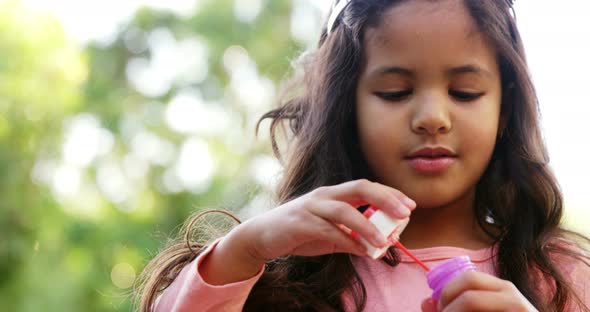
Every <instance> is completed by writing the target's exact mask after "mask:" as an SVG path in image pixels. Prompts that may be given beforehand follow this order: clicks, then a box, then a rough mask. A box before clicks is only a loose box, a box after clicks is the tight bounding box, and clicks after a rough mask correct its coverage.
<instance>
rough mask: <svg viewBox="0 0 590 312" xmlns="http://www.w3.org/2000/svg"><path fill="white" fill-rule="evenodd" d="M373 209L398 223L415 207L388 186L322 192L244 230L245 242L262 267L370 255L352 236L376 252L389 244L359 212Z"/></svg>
mask: <svg viewBox="0 0 590 312" xmlns="http://www.w3.org/2000/svg"><path fill="white" fill-rule="evenodd" d="M367 204H370V205H373V206H375V207H377V208H379V209H381V210H382V211H383V212H385V213H386V214H388V215H389V216H391V217H392V218H396V219H404V218H406V217H408V216H409V215H410V213H411V211H412V210H413V209H414V208H416V203H415V202H414V201H413V200H411V199H409V198H408V197H406V196H405V195H404V194H402V193H401V192H400V191H398V190H396V189H394V188H391V187H389V186H386V185H383V184H379V183H374V182H370V181H367V180H356V181H351V182H346V183H343V184H339V185H335V186H325V187H320V188H318V189H316V190H314V191H312V192H310V193H308V194H305V195H303V196H301V197H299V198H296V199H294V200H292V201H290V202H287V203H285V204H283V205H281V206H279V207H277V208H275V209H272V210H270V211H268V212H266V213H264V214H262V215H260V216H258V217H255V218H253V219H251V220H248V221H247V222H245V223H243V224H241V225H240V226H239V227H241V229H240V232H241V234H240V236H241V237H240V238H241V239H240V240H241V241H242V243H243V244H245V245H243V247H245V248H246V251H247V252H248V253H249V255H250V256H251V257H253V258H254V259H257V260H259V261H261V262H264V261H266V260H270V259H275V258H277V257H280V256H284V255H300V256H319V255H324V254H331V253H352V254H356V255H360V256H365V255H366V248H365V247H364V246H363V245H362V244H361V243H360V242H358V241H356V240H355V239H353V238H352V237H351V236H350V235H349V233H347V232H349V231H350V230H352V231H355V232H356V233H358V234H359V235H360V236H362V237H364V238H365V239H366V240H367V241H369V242H370V243H371V244H373V245H374V246H375V247H384V246H386V245H387V244H388V242H387V240H386V238H385V237H384V236H383V235H382V234H381V233H380V232H379V231H378V230H377V228H376V227H375V226H374V225H373V224H372V223H371V222H369V221H368V220H367V219H366V218H365V217H364V216H363V215H362V213H361V212H359V211H358V210H357V207H359V206H362V205H367Z"/></svg>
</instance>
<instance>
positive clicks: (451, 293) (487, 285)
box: [439, 271, 506, 308]
mask: <svg viewBox="0 0 590 312" xmlns="http://www.w3.org/2000/svg"><path fill="white" fill-rule="evenodd" d="M505 282H506V281H504V280H502V279H499V278H497V277H495V276H492V275H489V274H486V273H482V272H477V271H469V272H465V273H463V274H461V275H459V276H458V277H456V278H454V279H452V280H451V281H450V282H449V283H448V284H447V285H446V286H445V287H444V288H443V291H442V293H441V295H440V299H439V307H442V308H444V307H446V306H447V305H448V304H449V303H450V302H452V301H453V300H455V299H456V298H457V297H459V296H460V295H461V294H463V293H464V292H466V291H473V290H485V291H499V290H501V289H502V287H504V283H505Z"/></svg>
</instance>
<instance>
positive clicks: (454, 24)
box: [364, 0, 496, 72]
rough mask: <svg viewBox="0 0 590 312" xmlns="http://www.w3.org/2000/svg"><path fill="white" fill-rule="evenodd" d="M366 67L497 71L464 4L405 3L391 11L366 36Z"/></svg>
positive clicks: (458, 0) (456, 0)
mask: <svg viewBox="0 0 590 312" xmlns="http://www.w3.org/2000/svg"><path fill="white" fill-rule="evenodd" d="M364 50H365V53H364V54H365V56H366V60H365V64H366V69H367V71H368V72H370V71H371V70H370V69H371V67H374V66H381V65H382V63H392V62H393V63H396V65H403V66H406V67H408V66H409V67H415V66H418V65H420V66H428V65H433V66H437V65H439V64H443V65H444V66H457V65H462V64H465V63H469V64H472V63H475V64H477V65H478V66H480V67H484V68H485V67H488V70H491V69H492V68H490V67H496V53H495V49H494V48H493V46H492V45H491V44H490V42H489V41H488V40H487V39H486V37H485V36H484V35H483V34H482V33H481V32H480V31H479V30H478V28H477V25H476V22H475V20H474V19H473V17H472V16H471V15H470V13H469V11H468V9H467V8H466V7H465V6H464V4H463V1H462V0H439V1H429V0H415V1H404V2H401V3H399V4H397V5H395V6H394V7H392V8H390V9H388V10H387V11H385V12H384V13H383V16H381V18H380V24H379V25H377V26H376V27H374V28H369V29H367V31H366V35H365V40H364Z"/></svg>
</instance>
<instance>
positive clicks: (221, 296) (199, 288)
mask: <svg viewBox="0 0 590 312" xmlns="http://www.w3.org/2000/svg"><path fill="white" fill-rule="evenodd" d="M219 241H220V239H218V240H217V241H215V242H214V243H213V244H211V245H210V246H209V247H208V248H207V249H206V250H205V251H203V253H201V254H200V255H199V256H198V257H197V258H196V259H195V260H194V261H193V262H191V263H190V264H188V265H187V266H186V267H185V268H184V269H182V271H181V272H180V274H178V276H177V277H176V279H175V280H174V282H172V284H171V285H170V286H169V287H168V288H166V290H165V291H164V292H163V293H162V295H161V296H160V297H159V298H158V300H157V301H156V304H155V307H156V308H155V311H156V312H164V311H166V312H168V311H175V312H181V311H203V312H204V311H242V307H243V305H244V303H245V302H246V299H247V298H248V294H249V293H250V291H251V290H252V287H254V284H256V282H257V281H258V279H259V278H260V276H261V275H262V272H263V271H264V267H263V268H262V269H261V270H260V272H258V274H257V275H255V276H254V277H252V278H250V279H247V280H244V281H240V282H235V283H230V284H226V285H220V286H216V285H211V284H208V283H207V282H205V281H204V280H203V278H202V277H201V274H200V273H199V265H200V264H201V263H202V262H203V259H205V258H206V257H207V256H208V255H209V254H210V253H211V251H212V250H213V249H214V248H215V246H217V244H218V243H219Z"/></svg>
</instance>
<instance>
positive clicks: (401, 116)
mask: <svg viewBox="0 0 590 312" xmlns="http://www.w3.org/2000/svg"><path fill="white" fill-rule="evenodd" d="M384 14H385V15H384V16H383V19H382V22H381V25H380V26H379V27H377V28H372V29H368V30H367V32H366V34H365V42H364V52H365V64H364V67H363V68H362V69H361V75H360V80H359V84H358V87H357V93H356V103H357V104H356V110H357V118H358V119H357V122H358V132H359V139H360V143H361V148H362V151H363V154H364V155H365V158H366V159H367V161H368V164H369V167H370V168H371V170H372V171H373V173H374V174H375V175H376V177H377V178H378V180H379V182H381V183H384V184H387V185H389V186H392V187H394V188H397V189H399V190H401V191H402V192H404V193H405V194H406V195H408V196H409V197H410V198H412V199H414V200H415V201H416V202H417V203H418V207H420V208H428V207H440V206H445V205H449V204H453V203H460V202H461V201H464V204H467V205H472V199H473V195H474V191H475V185H476V183H477V181H478V180H479V178H480V177H481V176H482V174H483V172H484V171H485V169H486V167H487V165H488V162H489V160H490V158H491V155H492V151H493V149H494V145H495V142H496V135H497V130H498V123H499V117H500V102H501V91H502V90H501V86H500V85H501V84H500V73H499V68H498V64H497V60H496V55H495V52H494V49H493V48H492V46H491V45H490V43H489V42H488V41H487V40H486V38H485V37H484V36H483V35H482V34H480V33H479V32H478V30H477V26H476V25H475V21H474V20H473V19H472V17H471V16H470V15H469V12H468V11H467V8H465V7H464V5H463V3H462V1H459V0H441V1H404V2H402V3H400V4H398V5H396V6H395V7H393V8H391V9H389V10H388V11H387V12H385V13H384Z"/></svg>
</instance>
